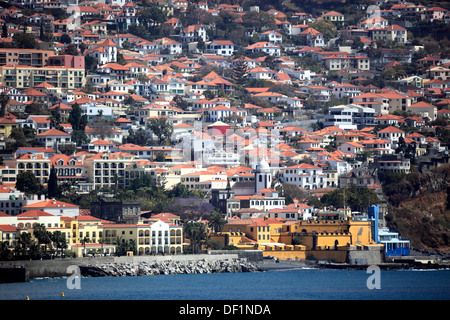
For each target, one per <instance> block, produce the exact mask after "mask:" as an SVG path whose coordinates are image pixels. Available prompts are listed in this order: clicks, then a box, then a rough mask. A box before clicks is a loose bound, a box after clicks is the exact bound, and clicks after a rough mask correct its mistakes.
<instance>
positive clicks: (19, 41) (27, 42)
mask: <svg viewBox="0 0 450 320" xmlns="http://www.w3.org/2000/svg"><path fill="white" fill-rule="evenodd" d="M13 42H14V44H15V46H16V47H17V48H21V49H36V48H37V45H38V42H37V41H36V38H35V37H34V36H33V35H32V34H29V33H17V34H15V35H14V36H13Z"/></svg>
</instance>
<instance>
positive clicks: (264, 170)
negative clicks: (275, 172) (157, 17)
mask: <svg viewBox="0 0 450 320" xmlns="http://www.w3.org/2000/svg"><path fill="white" fill-rule="evenodd" d="M271 186H272V174H271V173H270V166H269V164H268V163H267V161H266V160H264V159H262V160H261V161H260V162H258V164H257V165H256V169H255V194H256V193H257V192H258V191H259V190H262V189H266V188H270V187H271Z"/></svg>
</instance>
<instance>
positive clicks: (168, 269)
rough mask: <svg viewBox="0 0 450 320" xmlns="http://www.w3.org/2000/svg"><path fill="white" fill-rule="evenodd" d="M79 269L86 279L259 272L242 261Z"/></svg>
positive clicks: (160, 262)
mask: <svg viewBox="0 0 450 320" xmlns="http://www.w3.org/2000/svg"><path fill="white" fill-rule="evenodd" d="M80 269H81V274H82V276H87V277H106V276H112V277H126V276H153V275H169V274H195V273H236V272H256V271H261V270H260V269H259V268H258V267H257V266H256V265H254V264H252V263H250V262H248V261H247V260H243V259H232V260H214V261H206V260H195V261H194V260H189V261H174V260H165V261H154V262H132V263H105V264H100V265H86V266H83V267H80Z"/></svg>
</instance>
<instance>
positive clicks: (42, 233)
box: [33, 224, 52, 254]
mask: <svg viewBox="0 0 450 320" xmlns="http://www.w3.org/2000/svg"><path fill="white" fill-rule="evenodd" d="M33 234H34V236H35V237H36V239H38V243H39V245H44V254H45V253H47V247H48V246H51V244H52V240H51V236H50V232H49V231H47V230H46V229H45V226H44V225H43V224H38V225H36V226H34V228H33Z"/></svg>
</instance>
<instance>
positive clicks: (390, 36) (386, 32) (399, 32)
mask: <svg viewBox="0 0 450 320" xmlns="http://www.w3.org/2000/svg"><path fill="white" fill-rule="evenodd" d="M368 31H369V35H370V36H371V40H372V41H378V40H382V41H389V40H390V41H396V42H399V43H403V44H405V43H407V42H408V34H407V30H406V29H405V28H403V27H400V26H399V25H396V24H394V25H391V26H388V27H386V28H373V29H369V30H368Z"/></svg>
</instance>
